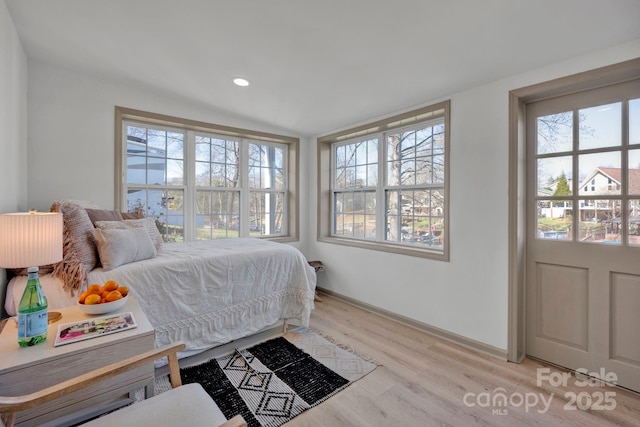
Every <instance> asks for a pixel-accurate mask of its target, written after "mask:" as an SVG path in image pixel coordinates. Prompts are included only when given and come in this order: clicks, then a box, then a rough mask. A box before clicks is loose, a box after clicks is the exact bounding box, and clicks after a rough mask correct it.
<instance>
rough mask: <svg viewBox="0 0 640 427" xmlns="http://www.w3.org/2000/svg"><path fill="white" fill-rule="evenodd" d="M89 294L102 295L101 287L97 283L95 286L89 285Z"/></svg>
mask: <svg viewBox="0 0 640 427" xmlns="http://www.w3.org/2000/svg"><path fill="white" fill-rule="evenodd" d="M87 293H88V294H99V293H100V285H99V284H97V283H94V284H93V285H89V287H88V288H87Z"/></svg>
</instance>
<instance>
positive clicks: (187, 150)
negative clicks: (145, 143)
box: [182, 130, 197, 240]
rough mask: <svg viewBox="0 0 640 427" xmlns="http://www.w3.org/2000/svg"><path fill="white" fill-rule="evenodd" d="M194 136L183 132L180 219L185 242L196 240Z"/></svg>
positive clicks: (190, 132) (192, 132) (192, 133)
mask: <svg viewBox="0 0 640 427" xmlns="http://www.w3.org/2000/svg"><path fill="white" fill-rule="evenodd" d="M195 154H196V134H195V132H194V131H193V130H187V131H185V145H184V171H183V173H184V183H185V185H184V199H185V201H184V203H183V211H182V217H183V221H184V234H185V236H184V238H185V240H196V223H197V221H196V219H195V215H196V211H197V209H196V190H195V182H196V171H195V169H196V168H195V158H196V156H195Z"/></svg>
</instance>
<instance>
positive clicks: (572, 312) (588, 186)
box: [526, 80, 640, 391]
mask: <svg viewBox="0 0 640 427" xmlns="http://www.w3.org/2000/svg"><path fill="white" fill-rule="evenodd" d="M526 278H527V279H526V287H527V294H526V296H527V320H526V322H527V342H526V348H527V354H529V355H531V356H533V357H537V358H540V359H543V360H547V361H549V362H552V363H554V364H557V365H560V366H564V367H567V368H570V369H573V370H577V369H587V370H588V372H602V370H604V371H605V372H612V373H615V374H616V376H617V377H618V384H619V385H622V386H624V387H627V388H631V389H633V390H636V391H640V332H639V328H640V80H635V81H632V82H627V83H624V84H618V85H614V86H608V87H604V88H600V89H596V90H590V91H588V92H581V93H577V94H573V95H568V96H563V97H558V98H553V99H549V100H544V101H539V102H536V103H532V104H529V105H528V106H527V276H526Z"/></svg>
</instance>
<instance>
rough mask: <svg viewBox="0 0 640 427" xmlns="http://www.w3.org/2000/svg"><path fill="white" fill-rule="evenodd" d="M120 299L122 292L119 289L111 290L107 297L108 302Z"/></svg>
mask: <svg viewBox="0 0 640 427" xmlns="http://www.w3.org/2000/svg"><path fill="white" fill-rule="evenodd" d="M119 299H122V294H121V293H120V292H118V291H111V292H109V294H108V295H107V297H106V300H107V301H108V302H112V301H117V300H119Z"/></svg>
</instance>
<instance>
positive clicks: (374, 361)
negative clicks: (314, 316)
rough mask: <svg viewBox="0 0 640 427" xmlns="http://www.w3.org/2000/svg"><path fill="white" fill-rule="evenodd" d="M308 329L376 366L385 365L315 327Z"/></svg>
mask: <svg viewBox="0 0 640 427" xmlns="http://www.w3.org/2000/svg"><path fill="white" fill-rule="evenodd" d="M306 329H307V330H309V331H311V332H313V333H315V334H318V335H320V336H321V337H322V338H324V339H325V340H327V341H329V342H330V343H331V344H333V345H335V346H336V347H339V348H341V349H343V350H346V351H348V352H349V353H352V354H355V355H356V356H358V357H359V358H360V359H362V360H364V361H366V362H369V363H373V364H374V365H376V366H384V365H383V364H382V363H380V362H379V361H377V360H376V359H375V358H374V357H371V356H369V355H366V354H363V353H361V352H360V351H359V350H356V349H355V348H353V347H351V346H349V345H346V344H342V343H341V342H339V341H337V340H336V339H335V338H333V337H332V336H329V335H326V334H324V333H322V332H320V331H318V330H316V329H314V328H306Z"/></svg>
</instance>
